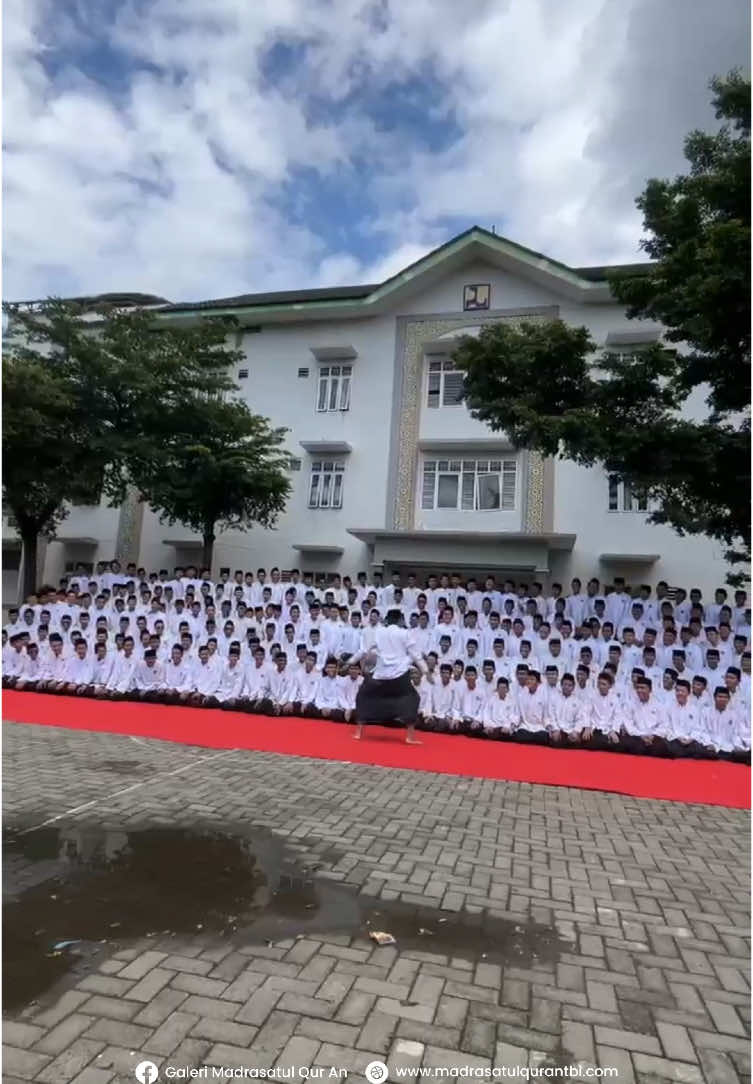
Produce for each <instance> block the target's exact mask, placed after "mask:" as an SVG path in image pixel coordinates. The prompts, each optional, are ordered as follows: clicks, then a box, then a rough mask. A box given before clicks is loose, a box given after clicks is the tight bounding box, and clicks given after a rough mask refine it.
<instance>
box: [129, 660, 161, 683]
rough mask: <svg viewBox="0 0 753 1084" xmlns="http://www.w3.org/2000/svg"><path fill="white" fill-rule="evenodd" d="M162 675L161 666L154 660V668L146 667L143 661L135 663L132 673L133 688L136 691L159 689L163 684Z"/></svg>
mask: <svg viewBox="0 0 753 1084" xmlns="http://www.w3.org/2000/svg"><path fill="white" fill-rule="evenodd" d="M163 680H164V674H163V669H162V664H161V663H160V662H157V661H156V660H155V663H154V666H149V665H147V663H146V661H145V660H142V661H141V662H139V663H137V665H136V669H135V670H134V672H133V686H134V688H136V689H152V688H160V687H161V686H162V684H163Z"/></svg>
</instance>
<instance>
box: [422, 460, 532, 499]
mask: <svg viewBox="0 0 753 1084" xmlns="http://www.w3.org/2000/svg"><path fill="white" fill-rule="evenodd" d="M443 478H455V479H457V483H456V486H457V488H456V499H455V504H454V505H453V504H442V505H440V504H439V496H440V486H441V480H442V479H443ZM484 478H495V479H497V480H498V481H497V494H498V497H499V503H498V505H496V506H494V507H489V508H484V507H482V506H481V505H482V488H481V482H482V479H484ZM517 502H518V461H517V459H505V458H504V457H503V456H499V457H496V456H493V455H492V456H487V457H486V458H483V457H481V456H479V455H478V454H476V455H475V456H473V457H471V456H457V457H450V456H447V457H442V458H440V457H439V456H427V457H426V458H425V459H424V461H423V464H422V469H421V509H422V511H425V512H452V511H457V512H481V513H487V512H514V511H515V510H516V507H517Z"/></svg>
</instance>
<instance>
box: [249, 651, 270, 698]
mask: <svg viewBox="0 0 753 1084" xmlns="http://www.w3.org/2000/svg"><path fill="white" fill-rule="evenodd" d="M268 690H269V670H268V668H267V664H266V663H262V665H261V666H257V665H256V660H254V663H253V665H252V666H249V667H248V668H247V669H246V683H245V686H244V696H246V697H248V699H249V700H261V698H262V697H264V696H266V695H267V692H268Z"/></svg>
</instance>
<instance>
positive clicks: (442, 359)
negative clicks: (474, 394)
mask: <svg viewBox="0 0 753 1084" xmlns="http://www.w3.org/2000/svg"><path fill="white" fill-rule="evenodd" d="M426 361H427V367H426V406H427V407H428V408H429V410H439V409H442V408H444V407H458V406H463V405H464V401H463V400H462V399H456V398H455V395H456V394H457V392H456V391H453V389H454V388H457V385H458V383H459V385H460V389H461V390H462V386H463V375H464V374H463V370H462V369H458V367H457V366H456V364H455V362H454V361H453V360H452V358H450V357H448V356H447V355H445V354H442V355H436V354H428V355H427V358H426ZM458 377H459V378H460V379H459V381H458V379H457V378H458Z"/></svg>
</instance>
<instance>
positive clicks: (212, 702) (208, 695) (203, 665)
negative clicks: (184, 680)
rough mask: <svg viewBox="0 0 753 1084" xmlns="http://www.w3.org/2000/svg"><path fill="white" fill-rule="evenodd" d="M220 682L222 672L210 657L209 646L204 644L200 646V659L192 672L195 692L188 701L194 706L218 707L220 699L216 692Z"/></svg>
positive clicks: (192, 683)
mask: <svg viewBox="0 0 753 1084" xmlns="http://www.w3.org/2000/svg"><path fill="white" fill-rule="evenodd" d="M219 684H220V673H219V670H218V668H217V667H216V666H214V665H212V663H211V662H210V659H209V647H208V646H207V645H206V644H202V645H201V647H200V648H199V661H198V662H197V663H195V664H194V667H193V670H192V673H191V685H192V688H193V692H192V693H191V695H190V696H189V698H188V702H189V703H190V704H192V705H193V706H194V707H197V708H201V707H217V705H218V704H219V701H218V700H217V698H216V696H215V694H216V692H217V689H218V688H219Z"/></svg>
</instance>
